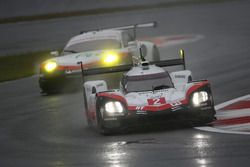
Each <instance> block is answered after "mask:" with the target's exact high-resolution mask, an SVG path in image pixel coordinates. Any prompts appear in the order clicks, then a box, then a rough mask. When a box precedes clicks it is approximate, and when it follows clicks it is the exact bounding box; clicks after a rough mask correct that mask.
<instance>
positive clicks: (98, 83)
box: [82, 56, 215, 134]
mask: <svg viewBox="0 0 250 167" xmlns="http://www.w3.org/2000/svg"><path fill="white" fill-rule="evenodd" d="M176 65H183V66H184V70H181V71H175V72H171V73H168V72H167V71H166V70H165V69H164V68H162V67H166V66H176ZM111 72H125V73H124V74H123V77H122V79H121V81H120V88H119V89H115V90H109V89H108V85H107V83H106V82H105V81H104V80H92V81H86V82H85V80H84V84H83V91H84V102H85V113H86V117H87V120H88V124H89V126H93V127H95V128H96V129H98V131H99V132H100V133H102V134H109V133H113V132H117V131H120V130H122V129H124V128H129V127H130V126H133V125H143V124H145V123H148V122H150V123H152V124H154V123H155V124H161V123H163V124H164V123H167V121H168V118H170V117H171V116H173V115H175V116H176V115H182V116H183V117H184V118H188V119H190V120H193V121H195V120H199V121H201V122H202V123H207V122H210V121H212V120H213V119H214V115H215V109H214V102H213V96H212V93H211V87H210V83H209V82H208V81H207V80H197V81H193V80H192V73H191V71H189V70H186V66H185V58H184V56H183V58H180V59H171V60H165V61H159V62H155V63H154V64H149V63H148V62H141V63H140V64H138V65H132V64H131V65H122V66H118V67H112V68H100V69H92V70H91V69H90V70H84V69H82V74H83V78H84V77H86V76H88V75H95V74H104V73H111Z"/></svg>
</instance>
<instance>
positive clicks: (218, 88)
mask: <svg viewBox="0 0 250 167" xmlns="http://www.w3.org/2000/svg"><path fill="white" fill-rule="evenodd" d="M249 9H250V3H249V2H247V1H243V2H233V3H223V4H211V5H196V6H189V7H175V8H169V9H166V10H164V9H161V10H147V11H144V12H129V13H120V14H116V15H112V16H111V15H103V16H92V17H83V18H74V19H66V20H54V21H49V22H41V23H23V24H18V25H5V26H6V28H10V29H8V30H6V31H14V30H16V31H18V32H20V31H21V30H20V28H22V30H23V34H28V33H29V32H30V30H31V29H32V33H34V34H36V35H34V36H35V37H34V38H35V39H37V40H35V41H36V42H34V43H33V45H34V46H36V45H37V44H40V45H43V43H46V44H45V45H50V44H51V45H58V43H62V42H64V41H66V39H67V38H68V37H69V36H70V35H72V33H74V32H76V31H78V30H79V29H82V28H80V27H84V25H88V26H86V27H90V28H93V27H94V25H95V24H97V25H98V26H110V25H115V23H116V24H117V25H118V24H121V23H131V22H133V23H135V22H140V20H143V21H150V20H156V21H158V22H159V24H160V26H159V28H158V29H156V30H145V31H144V32H142V33H140V36H142V37H144V36H146V35H147V36H161V35H176V34H201V35H203V36H204V38H203V39H202V40H200V41H198V42H195V43H190V44H181V45H178V46H175V47H173V46H172V47H168V48H164V49H161V54H162V58H163V59H166V58H168V57H171V56H170V55H175V54H176V52H177V48H179V47H181V48H184V49H185V50H186V53H187V63H188V68H189V69H190V70H192V71H193V74H194V77H195V78H201V77H206V78H208V79H209V80H210V81H211V83H212V88H213V93H214V96H215V101H216V103H221V102H223V101H226V100H230V99H232V98H235V97H238V96H242V95H245V94H249V92H250V87H249V85H250V77H249V74H250V68H249V64H250V58H249V51H250V47H249V43H250V31H249V29H250V20H249V15H250V10H249ZM121 20H122V22H121ZM87 23H88V24H87ZM109 24H110V25H109ZM62 25H65V26H64V27H63V26H62ZM60 27H61V28H60ZM59 28H60V30H58V29H59ZM41 29H43V31H40V30H41ZM57 30H58V31H57ZM1 31H2V29H1ZM62 32H65V35H63V36H62ZM50 35H52V37H54V39H55V40H54V41H49V42H48V41H46V38H47V37H48V36H50ZM58 36H61V37H60V38H56V37H58ZM22 37H23V35H22V34H21V35H20V36H18V35H17V37H16V43H18V42H21V41H22ZM29 40H30V41H32V39H31V38H29V37H27V38H24V41H26V42H27V43H23V45H26V44H27V46H31V45H32V44H31V43H29ZM14 41H15V40H14ZM57 42H58V43H57ZM9 46H11V45H9ZM11 47H14V46H11ZM0 102H1V105H0V120H1V121H0V134H1V135H0V166H3V167H5V166H6V167H8V166H24V167H27V166H32V167H33V166H36V167H39V166H41V167H44V166H51V167H68V166H112V167H123V166H144V167H145V166H190V167H191V166H199V167H206V166H220V167H221V166H227V167H228V166H239V165H240V166H249V163H250V143H249V141H250V136H248V135H232V134H217V133H209V132H203V131H199V130H194V129H192V128H178V129H174V130H164V131H158V132H144V133H134V134H123V135H117V136H106V137H104V136H101V135H99V134H97V133H96V132H94V131H92V130H90V129H88V128H87V127H86V126H85V124H86V123H85V119H84V114H83V102H82V96H81V92H80V91H79V92H76V93H69V94H62V95H53V96H41V95H40V94H39V89H38V85H37V78H36V77H31V78H26V79H22V80H18V81H14V82H6V83H2V84H0Z"/></svg>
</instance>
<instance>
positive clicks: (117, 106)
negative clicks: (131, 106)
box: [105, 101, 124, 114]
mask: <svg viewBox="0 0 250 167" xmlns="http://www.w3.org/2000/svg"><path fill="white" fill-rule="evenodd" d="M105 111H106V112H107V113H108V114H115V113H123V111H124V109H123V106H122V104H121V103H120V102H118V101H110V102H107V103H106V104H105Z"/></svg>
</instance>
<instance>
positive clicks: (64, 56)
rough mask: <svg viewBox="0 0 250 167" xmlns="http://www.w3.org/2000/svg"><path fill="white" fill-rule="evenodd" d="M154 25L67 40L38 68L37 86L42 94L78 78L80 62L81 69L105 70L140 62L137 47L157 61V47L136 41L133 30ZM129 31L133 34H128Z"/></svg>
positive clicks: (79, 36) (95, 31) (130, 26)
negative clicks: (63, 45) (62, 46)
mask: <svg viewBox="0 0 250 167" xmlns="http://www.w3.org/2000/svg"><path fill="white" fill-rule="evenodd" d="M155 26H156V23H155V22H152V23H144V24H136V25H129V26H123V27H117V28H111V29H104V30H94V31H87V32H83V33H82V34H80V35H77V36H75V37H73V38H72V39H70V41H69V42H68V43H67V45H66V46H65V48H64V49H63V51H62V53H61V54H60V55H59V53H58V52H57V51H54V52H51V54H52V55H54V56H55V57H54V58H52V59H49V60H46V61H44V62H43V63H41V65H40V75H39V85H40V88H41V90H42V93H51V92H58V91H60V90H61V89H62V88H63V87H64V85H65V84H67V83H69V82H68V81H72V80H74V79H79V78H80V76H81V75H80V74H81V70H80V69H81V67H80V66H79V65H77V62H79V61H81V62H82V65H83V67H84V68H97V67H108V66H115V65H123V64H131V63H132V62H133V63H135V62H138V61H140V56H138V55H139V53H138V45H141V46H142V47H143V52H144V53H145V54H144V55H145V57H146V58H147V59H148V60H149V61H156V60H159V59H160V57H159V53H158V49H157V47H156V46H155V45H154V44H153V43H151V42H147V41H136V39H135V38H136V33H135V32H136V29H137V28H146V27H155ZM129 29H133V30H134V31H133V32H134V35H131V34H130V33H129Z"/></svg>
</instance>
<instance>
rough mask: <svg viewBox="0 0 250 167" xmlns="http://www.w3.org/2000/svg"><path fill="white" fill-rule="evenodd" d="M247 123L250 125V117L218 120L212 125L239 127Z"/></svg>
mask: <svg viewBox="0 0 250 167" xmlns="http://www.w3.org/2000/svg"><path fill="white" fill-rule="evenodd" d="M245 123H250V116H245V117H239V118H230V119H222V120H217V121H214V122H212V125H238V124H245Z"/></svg>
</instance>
